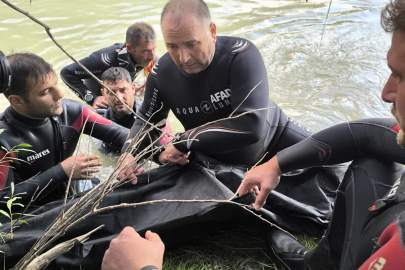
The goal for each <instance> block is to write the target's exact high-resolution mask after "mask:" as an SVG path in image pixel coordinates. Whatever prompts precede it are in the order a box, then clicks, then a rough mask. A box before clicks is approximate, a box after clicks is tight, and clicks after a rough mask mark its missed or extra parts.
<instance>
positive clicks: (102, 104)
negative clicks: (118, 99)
mask: <svg viewBox="0 0 405 270" xmlns="http://www.w3.org/2000/svg"><path fill="white" fill-rule="evenodd" d="M106 103H107V102H106ZM97 106H98V107H99V108H101V109H106V108H107V106H108V103H107V104H104V103H103V102H100V103H97Z"/></svg>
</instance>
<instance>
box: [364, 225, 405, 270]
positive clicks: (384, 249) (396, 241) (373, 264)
mask: <svg viewBox="0 0 405 270" xmlns="http://www.w3.org/2000/svg"><path fill="white" fill-rule="evenodd" d="M398 227H399V228H398ZM403 234H404V232H403V228H401V227H400V226H398V224H396V223H392V224H391V225H390V226H388V227H387V228H386V229H385V230H384V231H383V233H382V234H381V236H380V237H379V239H378V246H379V249H378V251H377V252H375V253H374V254H373V255H372V256H371V257H370V258H368V259H367V261H365V262H364V263H363V265H362V266H361V267H360V268H359V270H369V269H384V270H397V269H405V267H404V261H405V249H404V243H403V241H404V235H403ZM401 265H402V266H401Z"/></svg>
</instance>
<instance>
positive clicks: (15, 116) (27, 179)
mask: <svg viewBox="0 0 405 270" xmlns="http://www.w3.org/2000/svg"><path fill="white" fill-rule="evenodd" d="M8 62H9V63H10V64H8ZM0 64H1V68H0V69H1V70H2V75H1V76H0V77H2V79H4V78H9V76H10V74H12V79H11V85H10V86H8V85H6V86H4V87H3V86H2V87H0V88H1V91H2V93H3V94H4V95H5V96H6V97H7V99H8V101H9V102H10V105H11V106H9V107H7V108H6V109H5V111H4V112H3V113H1V114H0V129H4V131H3V133H1V135H0V146H1V148H2V149H1V150H0V158H4V157H6V159H4V160H3V162H2V164H1V165H2V166H0V172H1V173H0V188H1V190H0V198H3V197H4V196H10V192H11V189H10V185H11V183H12V182H14V183H15V189H14V194H15V193H21V192H25V193H26V194H22V195H20V196H21V197H22V199H21V200H20V201H19V202H21V203H22V204H27V203H28V202H29V201H30V200H31V198H32V196H33V194H34V193H35V191H36V190H37V188H38V187H39V190H38V192H42V193H41V195H40V197H39V198H38V200H37V201H35V203H34V204H37V205H41V204H44V203H47V202H49V201H53V200H57V199H61V198H63V195H64V194H65V189H66V184H67V181H68V179H69V176H70V175H71V173H72V170H73V166H74V164H75V157H74V156H72V154H73V152H74V150H75V148H76V146H77V142H78V140H79V137H80V134H81V132H82V130H83V129H84V133H85V134H89V135H90V133H91V135H92V136H94V137H96V138H98V139H100V140H103V141H106V142H110V143H111V144H113V145H114V146H116V147H122V145H123V143H124V142H125V140H126V137H127V135H128V132H129V130H128V129H126V128H124V127H121V126H119V125H117V124H114V123H112V122H111V121H110V120H107V119H105V118H104V117H101V116H100V115H98V114H97V113H95V112H94V111H93V110H92V109H91V108H90V107H88V106H85V105H84V104H82V103H81V102H77V101H72V100H62V98H63V91H62V90H61V89H60V88H59V87H58V86H57V76H56V74H55V72H54V71H53V69H52V67H51V66H50V65H49V64H48V63H47V62H45V61H44V60H43V59H42V58H40V57H38V56H36V55H34V54H30V53H19V54H13V55H10V56H9V57H8V61H7V58H5V57H4V55H3V54H1V57H0ZM1 82H2V83H3V82H4V80H2V81H1ZM86 119H87V123H86V124H85V121H86ZM20 144H23V145H22V146H20V147H17V148H13V147H16V146H18V145H20ZM27 144H28V145H31V147H28V146H27ZM6 149H7V151H6ZM12 149H14V150H18V151H11V150H12ZM23 149H29V150H32V151H25V150H23ZM33 151H34V152H33ZM97 159H98V156H96V155H89V156H87V155H84V154H79V155H78V157H77V160H76V165H75V169H74V172H73V174H72V180H82V179H91V178H93V175H92V173H95V172H97V171H98V169H97V168H96V167H98V166H100V165H101V162H99V161H97ZM7 160H13V161H14V162H8V161H7ZM11 166H12V167H11Z"/></svg>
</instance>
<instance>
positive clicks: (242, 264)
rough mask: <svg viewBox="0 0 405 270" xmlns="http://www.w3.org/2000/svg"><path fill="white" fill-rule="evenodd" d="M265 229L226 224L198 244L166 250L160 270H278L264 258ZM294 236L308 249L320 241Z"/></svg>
mask: <svg viewBox="0 0 405 270" xmlns="http://www.w3.org/2000/svg"><path fill="white" fill-rule="evenodd" d="M268 228H269V225H268V224H266V223H264V222H249V223H247V222H243V223H238V224H234V225H227V227H226V228H224V229H221V230H219V231H217V232H216V233H214V234H212V235H209V236H207V237H205V238H204V239H202V240H200V241H198V242H194V243H192V244H188V245H183V246H181V247H178V248H174V249H171V250H168V251H167V252H166V253H165V257H164V261H163V270H186V269H195V270H208V269H213V270H214V269H215V270H224V269H243V270H250V269H280V268H277V267H276V266H275V265H274V263H273V262H272V261H271V260H270V258H269V257H268V255H267V252H268V251H267V247H266V243H265V237H266V232H267V230H268ZM296 237H297V239H298V240H299V241H300V242H301V243H302V244H303V245H304V246H306V247H307V248H308V249H313V248H314V247H315V246H316V245H317V244H318V241H319V240H318V239H315V238H313V237H310V236H308V235H304V234H299V235H296Z"/></svg>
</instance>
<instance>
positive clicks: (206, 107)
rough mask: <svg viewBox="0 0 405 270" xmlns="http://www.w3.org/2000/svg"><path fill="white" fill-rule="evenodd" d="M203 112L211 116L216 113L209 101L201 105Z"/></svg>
mask: <svg viewBox="0 0 405 270" xmlns="http://www.w3.org/2000/svg"><path fill="white" fill-rule="evenodd" d="M200 108H201V111H203V112H205V113H207V114H210V113H212V112H213V111H214V109H213V108H212V106H211V104H210V103H209V102H208V101H203V102H201V105H200Z"/></svg>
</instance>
